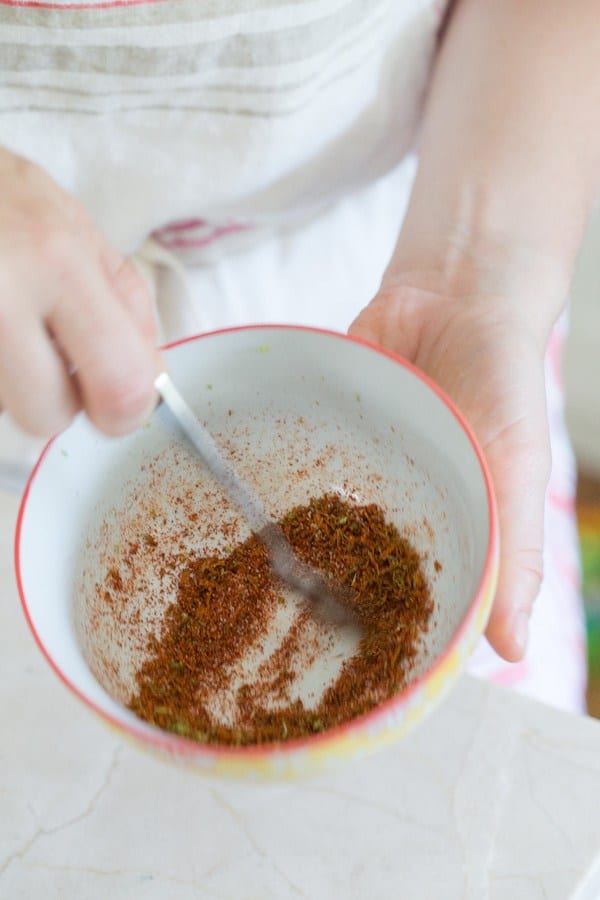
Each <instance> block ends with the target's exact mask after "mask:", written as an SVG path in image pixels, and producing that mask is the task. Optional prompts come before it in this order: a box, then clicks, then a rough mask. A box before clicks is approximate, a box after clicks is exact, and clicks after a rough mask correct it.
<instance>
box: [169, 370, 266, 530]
mask: <svg viewBox="0 0 600 900" xmlns="http://www.w3.org/2000/svg"><path fill="white" fill-rule="evenodd" d="M154 386H155V388H156V390H157V391H158V393H159V395H160V397H161V398H162V400H163V401H164V403H165V406H166V407H167V409H168V410H169V412H170V413H171V415H172V416H173V418H174V419H175V421H176V423H177V425H178V426H179V428H180V430H181V431H182V432H183V434H184V436H185V437H186V438H187V439H188V441H189V442H190V443H191V444H192V445H193V446H194V448H195V449H196V450H197V452H198V453H199V454H200V456H201V457H202V460H203V461H204V463H205V465H206V466H207V468H208V469H209V470H210V471H211V472H212V474H213V475H214V476H215V477H216V478H217V479H218V480H219V482H220V483H221V484H222V485H223V487H224V488H225V490H226V491H227V493H228V494H229V496H230V497H231V498H232V500H234V501H235V503H236V504H237V505H238V506H239V508H240V509H241V511H242V512H243V513H244V516H245V517H246V520H247V522H248V524H249V526H250V528H251V530H252V531H254V532H260V531H262V530H263V529H265V528H267V527H268V526H269V525H272V520H271V519H270V518H269V517H268V516H267V514H266V512H265V511H264V508H263V506H262V503H261V502H260V500H259V499H258V497H257V496H256V495H255V494H254V492H253V491H252V489H251V488H250V487H249V485H247V484H246V483H245V482H244V481H243V480H242V479H241V478H240V477H239V475H238V474H237V472H236V471H235V469H234V468H233V466H232V465H231V464H230V463H229V462H228V461H227V460H226V459H225V458H224V457H223V456H222V454H221V452H220V450H219V448H218V447H217V445H216V444H215V442H214V440H213V438H212V435H211V434H210V432H209V431H208V429H206V428H205V427H204V426H203V425H202V423H201V422H200V420H199V419H198V417H197V416H196V415H195V413H194V412H193V411H192V410H191V409H190V407H189V406H188V404H187V403H186V401H185V400H184V399H183V397H182V396H181V394H180V393H179V391H178V390H177V388H176V387H175V385H174V384H173V382H172V380H171V378H170V376H169V375H168V374H167V373H166V372H161V374H160V375H159V376H158V377H157V378H156V380H155V382H154Z"/></svg>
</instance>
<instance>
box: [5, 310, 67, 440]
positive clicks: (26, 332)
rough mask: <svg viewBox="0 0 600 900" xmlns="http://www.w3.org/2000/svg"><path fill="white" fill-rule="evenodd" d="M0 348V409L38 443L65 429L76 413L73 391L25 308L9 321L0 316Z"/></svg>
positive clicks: (49, 344)
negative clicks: (35, 438)
mask: <svg viewBox="0 0 600 900" xmlns="http://www.w3.org/2000/svg"><path fill="white" fill-rule="evenodd" d="M0 347H1V348H2V352H1V353H0V385H1V390H0V409H2V408H4V409H6V411H7V412H8V413H9V415H10V416H11V418H13V419H14V421H15V422H16V423H17V424H18V425H19V426H20V427H21V428H23V429H24V430H25V431H27V432H29V433H30V434H33V435H36V436H39V437H47V436H49V435H51V434H55V433H56V432H57V431H60V430H61V429H63V428H65V427H66V426H67V425H68V424H69V422H70V421H71V419H72V418H73V416H74V415H75V413H76V412H77V410H78V409H79V405H80V404H79V397H78V395H77V390H76V386H75V385H74V384H73V382H72V381H71V379H70V378H69V376H68V374H67V372H66V370H65V364H64V360H63V359H62V358H61V357H60V354H59V352H58V350H57V348H56V346H55V345H54V344H53V343H52V341H51V340H50V338H49V336H48V333H47V331H46V329H45V328H44V327H43V325H42V324H41V323H40V320H39V318H37V317H36V316H34V315H32V314H31V311H30V309H29V308H28V307H23V306H21V307H17V308H16V309H15V310H14V311H11V314H10V315H9V314H8V312H7V311H6V310H5V311H4V312H2V310H0ZM24 362H25V363H26V364H24Z"/></svg>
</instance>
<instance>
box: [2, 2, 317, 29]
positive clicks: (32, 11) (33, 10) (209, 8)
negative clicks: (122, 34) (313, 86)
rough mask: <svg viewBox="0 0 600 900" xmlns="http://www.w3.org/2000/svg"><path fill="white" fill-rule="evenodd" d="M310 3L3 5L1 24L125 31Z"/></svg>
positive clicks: (275, 10)
mask: <svg viewBox="0 0 600 900" xmlns="http://www.w3.org/2000/svg"><path fill="white" fill-rule="evenodd" d="M306 5H307V0H285V2H282V0H244V8H243V10H240V0H157V2H155V3H138V4H131V5H127V6H118V7H114V6H111V7H102V6H94V7H92V8H90V9H73V8H69V7H64V8H62V9H41V8H39V7H31V6H4V5H2V4H1V3H0V28H1V27H2V25H25V26H30V27H33V28H73V29H88V28H126V27H128V26H131V25H156V26H157V27H158V26H160V25H173V24H182V25H183V24H189V23H191V22H202V21H205V20H210V19H224V18H230V17H231V16H235V15H240V13H241V12H243V14H244V15H247V14H251V13H255V12H268V11H274V12H277V11H279V10H281V9H285V8H286V7H298V8H299V7H302V6H306Z"/></svg>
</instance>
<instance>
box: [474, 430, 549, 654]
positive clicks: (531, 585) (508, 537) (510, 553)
mask: <svg viewBox="0 0 600 900" xmlns="http://www.w3.org/2000/svg"><path fill="white" fill-rule="evenodd" d="M540 434H541V435H544V434H545V430H544V427H543V424H542V426H541V430H540V431H539V432H538V434H537V435H536V440H535V443H534V444H532V445H531V448H534V449H531V448H527V449H525V450H524V451H523V452H521V453H519V448H513V449H511V450H510V452H509V455H508V457H507V456H506V455H505V453H506V449H503V448H501V447H497V448H493V450H492V452H491V453H490V454H489V456H488V458H489V463H490V467H491V470H492V474H494V472H498V473H501V475H500V476H499V477H498V476H497V477H496V478H495V483H496V496H497V502H498V516H499V524H500V545H501V551H500V575H499V582H498V588H497V592H496V598H495V600H494V606H493V609H492V613H491V616H490V620H489V623H488V626H487V630H486V636H487V638H488V640H489V642H490V644H491V645H492V647H494V649H495V650H496V652H497V653H499V654H500V656H502V657H504V659H507V660H509V661H517V660H519V659H521V658H522V657H523V655H524V653H525V650H526V648H527V638H528V631H529V618H530V616H531V611H532V609H533V605H534V602H535V599H536V597H537V594H538V593H539V589H540V586H541V583H542V577H543V570H544V565H543V546H544V501H545V494H546V488H547V484H548V477H549V472H550V454H549V450H548V448H547V447H545V446H544V444H543V439H542V442H540ZM500 457H502V458H500ZM507 459H508V460H511V461H512V465H510V464H509V465H507V464H506V461H507Z"/></svg>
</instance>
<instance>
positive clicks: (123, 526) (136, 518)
mask: <svg viewBox="0 0 600 900" xmlns="http://www.w3.org/2000/svg"><path fill="white" fill-rule="evenodd" d="M166 358H167V362H168V366H169V369H170V372H171V374H172V377H173V379H174V381H175V382H176V384H177V385H178V386H179V388H180V390H181V391H182V392H183V393H184V394H185V396H186V397H187V399H188V400H189V402H190V403H191V405H192V406H193V407H194V408H195V410H196V411H197V413H198V415H199V416H200V418H201V419H203V420H204V421H205V422H206V424H207V425H208V426H209V428H210V429H211V430H212V432H213V433H214V434H215V435H216V436H217V438H218V440H219V441H221V442H223V444H224V445H226V446H227V448H228V450H229V452H231V453H232V454H233V459H234V461H235V464H236V466H237V468H238V470H239V472H240V474H241V475H243V476H244V477H245V478H247V479H248V481H249V482H250V483H251V484H252V485H253V486H254V488H255V490H256V492H257V493H258V494H259V495H260V496H262V497H263V498H264V500H265V503H266V506H267V507H268V509H269V511H270V512H271V513H272V514H273V515H274V516H276V517H279V516H280V515H282V514H283V513H285V512H286V511H287V510H289V509H290V508H291V507H292V506H295V505H296V504H298V503H305V502H307V500H308V499H309V498H310V497H312V496H315V495H318V494H320V493H324V492H326V491H332V490H333V491H338V492H340V493H342V494H352V495H353V496H354V497H355V498H357V499H358V500H359V501H360V502H375V503H377V504H378V505H379V506H380V507H381V508H382V509H383V510H384V512H385V514H386V516H387V517H388V518H389V519H391V520H392V521H394V522H395V523H396V524H397V526H398V527H399V529H400V530H401V531H402V532H403V533H404V534H406V535H408V536H409V537H410V539H411V541H412V543H413V544H414V545H415V547H416V548H417V549H418V550H419V551H420V552H421V553H423V554H424V556H425V568H426V573H427V576H428V579H429V582H430V586H431V590H432V594H433V599H434V604H435V611H434V614H433V616H432V621H431V626H430V628H429V631H428V633H427V635H426V638H425V640H424V644H423V648H422V650H421V652H420V655H419V658H418V660H417V664H416V666H415V667H414V671H413V672H412V681H411V683H410V684H409V685H408V687H407V688H406V689H405V690H403V691H402V692H401V693H399V694H398V695H397V696H394V697H393V698H391V699H390V700H388V701H387V702H385V703H383V704H382V705H381V706H379V707H378V708H376V709H374V710H373V711H371V712H370V713H368V714H365V715H363V716H361V717H359V718H357V719H354V720H352V721H349V722H348V723H347V724H345V725H343V726H340V727H337V728H334V729H331V730H328V731H325V732H322V733H320V734H316V735H314V736H313V737H310V738H306V739H302V740H295V741H289V742H285V743H281V744H277V745H265V746H257V747H240V748H236V747H220V746H216V747H215V746H204V745H201V744H198V743H195V742H193V741H191V740H188V739H186V738H184V737H179V736H177V735H174V734H170V733H167V732H163V731H161V730H159V729H157V728H155V727H153V726H151V725H149V724H147V723H145V722H143V721H141V720H140V719H138V718H137V717H136V716H135V715H134V714H133V713H132V712H130V711H129V710H128V709H127V708H126V705H125V704H126V701H127V699H128V697H129V695H130V693H131V690H132V685H133V672H134V670H135V667H136V664H139V661H140V659H141V658H142V657H143V655H144V648H145V644H146V640H147V636H148V633H149V631H151V630H152V629H153V628H155V627H156V621H157V619H158V620H160V618H161V616H162V614H163V613H164V610H165V608H166V606H167V605H168V603H169V601H170V599H171V598H172V594H171V595H170V594H169V591H168V590H167V589H165V587H164V584H162V583H161V581H160V578H159V577H158V576H157V575H156V574H152V558H151V557H152V547H150V548H149V550H148V553H149V555H148V557H147V558H145V557H143V556H142V557H141V559H142V560H144V559H146V562H147V566H145V565H142V564H141V562H140V560H138V561H137V566H138V569H139V583H138V584H137V587H138V590H137V592H136V591H135V590H134V591H132V594H131V597H130V598H129V601H128V604H127V606H126V609H125V610H123V609H121V610H120V611H119V612H118V613H116V612H115V611H114V610H112V608H111V607H110V604H104V605H103V604H102V603H101V602H100V599H99V593H98V591H97V589H96V588H95V585H96V584H97V583H98V582H99V581H102V577H103V574H102V573H104V574H105V573H106V569H107V566H109V565H110V560H111V558H114V557H115V554H117V555H118V554H119V553H120V552H121V548H122V547H123V546H125V544H126V543H127V541H130V540H132V539H133V538H134V536H135V535H136V534H137V535H138V538H139V535H140V534H143V533H144V530H145V529H146V528H148V529H150V531H151V532H152V534H154V535H155V536H156V535H157V536H158V537H159V541H160V543H161V544H163V542H168V541H170V540H172V539H173V537H174V536H175V535H179V536H181V532H182V530H183V529H185V527H186V525H187V526H188V528H189V526H190V521H189V514H190V511H191V510H192V509H194V510H196V511H197V512H199V513H200V515H199V518H198V520H197V522H196V523H194V525H193V528H189V532H188V539H189V546H190V547H192V546H193V547H195V549H196V550H198V547H200V548H201V549H202V550H210V549H214V548H219V547H221V548H222V547H223V543H224V538H223V536H222V533H221V530H220V525H221V524H222V523H220V522H219V521H218V520H216V519H218V518H219V515H220V516H221V518H222V519H223V520H225V519H226V520H228V521H229V522H230V523H231V522H234V524H235V523H236V522H237V524H236V525H235V527H236V528H237V532H236V535H237V534H238V533H239V535H238V536H239V537H240V539H241V538H243V537H245V534H244V532H243V525H240V524H239V520H236V519H235V517H233V518H232V512H231V509H229V510H228V509H227V506H226V505H225V504H221V509H222V513H221V514H217V517H216V519H215V513H214V508H215V504H214V502H213V501H214V497H215V493H214V492H215V490H216V488H215V487H214V485H213V483H212V481H211V479H210V476H208V475H207V473H205V472H204V470H203V468H202V466H201V465H200V464H199V463H198V461H197V460H196V459H195V458H194V457H193V455H192V454H191V453H190V452H189V451H188V449H187V448H186V446H185V444H184V443H183V442H182V441H181V440H180V439H178V438H177V437H176V436H175V435H174V433H173V432H172V431H171V430H170V429H169V428H168V427H165V425H164V423H163V421H162V420H161V416H160V415H155V417H154V418H153V420H152V422H151V423H150V424H149V425H148V426H147V427H145V428H143V429H141V430H139V431H138V432H136V433H134V434H132V435H129V436H127V437H124V438H120V439H108V438H105V437H103V436H102V435H100V434H99V433H98V432H96V431H95V430H94V429H93V428H92V427H91V426H90V424H89V423H88V421H87V420H86V419H85V418H84V417H80V418H79V419H78V420H77V421H76V422H75V423H74V424H73V425H72V426H71V427H70V428H69V429H67V431H65V432H64V433H63V434H61V435H59V436H58V437H57V438H55V439H54V440H53V441H52V442H51V443H50V444H49V445H48V446H47V447H46V449H45V451H44V453H43V454H42V456H41V458H40V460H39V462H38V464H37V467H36V469H35V470H34V472H33V474H32V476H31V479H30V482H29V485H28V487H27V490H26V492H25V495H24V498H23V502H22V506H21V511H20V515H19V520H18V526H17V535H16V557H15V558H16V567H17V578H18V584H19V590H20V593H21V599H22V603H23V607H24V610H25V614H26V616H27V619H28V622H29V624H30V626H31V629H32V631H33V633H34V635H35V638H36V640H37V642H38V644H39V646H40V648H41V649H42V651H43V653H44V654H45V656H46V658H47V659H48V661H49V662H50V664H51V665H52V667H53V668H54V669H55V671H56V672H57V673H58V675H59V676H60V677H61V678H62V680H63V681H64V682H65V684H66V685H67V686H68V687H69V688H71V690H73V691H74V692H75V693H76V694H77V696H78V697H79V698H80V699H81V700H82V701H83V702H84V703H85V704H86V705H87V706H89V707H90V708H91V709H93V710H94V711H95V712H97V713H99V714H100V716H102V718H103V719H104V720H105V721H107V722H108V723H110V724H112V725H114V726H116V727H117V728H118V729H119V730H120V731H121V732H123V733H124V734H125V735H127V736H129V737H131V738H132V739H134V740H135V741H136V742H137V743H138V744H139V745H141V746H143V747H145V748H147V749H152V750H155V751H157V752H159V753H162V754H166V755H167V756H170V757H175V758H176V759H177V760H178V761H185V762H187V763H189V764H191V765H193V766H194V767H196V768H199V769H202V770H205V771H208V772H211V773H218V774H227V775H234V776H237V777H248V778H257V777H263V778H282V777H293V776H296V775H299V774H306V773H311V772H315V771H318V770H323V769H327V768H330V767H332V766H335V765H336V764H337V763H338V761H339V759H340V758H342V757H350V756H356V755H361V754H364V753H367V752H370V751H372V750H373V749H374V748H376V747H377V746H380V745H382V744H384V743H386V742H389V741H391V740H393V739H395V738H397V737H398V736H399V735H400V734H402V733H403V732H404V731H406V729H407V728H408V727H409V725H411V724H414V723H415V722H416V721H418V720H419V719H420V718H421V717H422V716H423V715H424V714H425V713H426V712H427V711H428V710H429V709H430V708H431V707H432V705H433V703H434V701H436V700H437V699H438V698H439V697H440V696H442V694H443V693H444V691H445V690H446V689H447V688H448V687H449V686H450V684H451V683H452V682H453V681H454V679H455V678H456V676H457V674H458V673H459V671H460V669H461V668H462V667H463V666H464V663H465V661H466V659H467V658H468V656H469V654H470V652H471V650H472V649H473V647H474V645H475V643H476V641H477V640H478V639H479V637H480V635H481V633H482V631H483V629H484V627H485V623H486V620H487V616H488V613H489V609H490V605H491V600H492V596H493V592H494V588H495V581H496V574H497V564H498V528H497V522H496V512H495V506H494V501H493V495H492V490H491V485H490V479H489V475H488V473H487V470H486V467H485V464H484V462H483V458H482V455H481V452H480V450H479V449H478V447H477V445H476V443H475V441H474V439H473V436H472V434H471V432H470V430H469V428H468V427H467V425H466V423H465V421H464V420H463V419H462V417H461V416H460V414H459V413H458V412H457V410H456V409H455V408H454V407H453V405H452V403H451V402H450V401H449V400H448V399H447V398H446V397H445V396H444V395H443V394H442V393H441V391H439V390H438V389H437V388H436V387H435V386H434V385H433V384H432V383H431V382H429V381H428V380H427V379H426V378H424V377H423V375H421V374H420V373H419V372H417V371H416V370H415V369H414V368H413V367H412V366H410V365H409V364H408V363H406V362H405V361H403V360H402V359H399V358H398V357H395V356H393V355H391V354H389V353H386V352H384V351H382V350H381V349H378V348H375V347H373V346H371V345H369V344H367V343H364V342H361V341H358V340H354V339H350V338H348V337H346V336H342V335H339V334H334V333H331V332H326V331H320V330H315V329H308V328H294V327H286V326H258V327H249V328H240V329H230V330H226V331H220V332H215V333H212V334H207V335H203V336H200V337H198V338H193V339H190V340H187V341H184V342H182V343H179V344H176V345H174V346H172V347H170V348H169V349H167V351H166ZM218 506H219V505H218V504H217V508H218ZM203 509H204V510H206V509H210V510H211V514H210V517H207V516H203V515H202V510H203ZM180 539H181V538H180ZM230 541H231V536H228V538H227V542H230ZM164 545H166V544H164ZM435 561H437V562H439V563H440V564H441V569H440V571H439V572H438V571H436V567H434V562H435Z"/></svg>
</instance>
